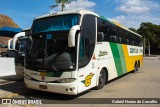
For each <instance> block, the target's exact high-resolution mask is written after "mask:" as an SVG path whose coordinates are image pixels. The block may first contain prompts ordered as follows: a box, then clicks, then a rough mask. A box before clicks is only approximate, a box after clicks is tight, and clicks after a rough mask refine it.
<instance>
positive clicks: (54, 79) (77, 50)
mask: <svg viewBox="0 0 160 107" xmlns="http://www.w3.org/2000/svg"><path fill="white" fill-rule="evenodd" d="M30 35H31V36H32V42H31V43H32V45H30V46H31V48H29V49H28V51H27V53H26V57H25V70H24V82H25V84H26V86H27V87H28V88H31V89H35V90H42V91H48V92H55V93H62V94H68V95H76V94H79V93H81V92H84V91H86V90H88V89H90V88H93V87H97V89H101V88H103V87H104V85H105V84H106V83H107V82H108V81H109V80H111V79H114V78H116V77H118V76H121V75H123V74H125V73H127V72H130V71H137V70H138V68H139V67H140V66H141V65H142V59H143V47H142V37H141V36H140V35H138V34H136V33H134V32H132V31H130V30H128V29H127V28H124V27H122V26H120V25H119V24H115V23H113V22H112V21H109V20H107V19H105V18H103V17H101V16H99V15H98V14H96V13H94V12H91V11H86V10H80V11H65V12H58V13H53V14H48V15H44V16H40V17H37V18H36V19H35V20H34V21H33V25H32V28H31V34H30Z"/></svg>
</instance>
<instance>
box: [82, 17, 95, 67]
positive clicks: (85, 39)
mask: <svg viewBox="0 0 160 107" xmlns="http://www.w3.org/2000/svg"><path fill="white" fill-rule="evenodd" d="M95 37H96V22H95V16H92V15H85V16H84V17H83V20H82V25H81V38H80V47H79V67H80V68H81V67H84V66H86V65H87V64H88V63H89V61H90V60H91V57H92V55H93V52H94V47H95Z"/></svg>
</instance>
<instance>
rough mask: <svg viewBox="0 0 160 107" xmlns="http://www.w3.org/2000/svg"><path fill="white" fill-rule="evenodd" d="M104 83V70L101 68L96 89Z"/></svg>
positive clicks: (100, 87)
mask: <svg viewBox="0 0 160 107" xmlns="http://www.w3.org/2000/svg"><path fill="white" fill-rule="evenodd" d="M105 84H106V72H105V70H104V69H102V70H101V72H100V74H99V82H98V86H97V87H96V88H97V89H98V90H99V89H102V88H103V87H104V86H105Z"/></svg>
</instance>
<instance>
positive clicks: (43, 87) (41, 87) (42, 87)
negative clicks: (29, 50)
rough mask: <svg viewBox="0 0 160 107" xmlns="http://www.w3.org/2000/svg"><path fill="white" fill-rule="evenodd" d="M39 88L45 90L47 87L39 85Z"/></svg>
mask: <svg viewBox="0 0 160 107" xmlns="http://www.w3.org/2000/svg"><path fill="white" fill-rule="evenodd" d="M39 88H40V89H47V86H45V85H39Z"/></svg>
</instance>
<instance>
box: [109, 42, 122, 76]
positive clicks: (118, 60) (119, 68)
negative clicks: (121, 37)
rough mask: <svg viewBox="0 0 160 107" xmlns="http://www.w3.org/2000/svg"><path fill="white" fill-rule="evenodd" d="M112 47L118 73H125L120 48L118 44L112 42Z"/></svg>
mask: <svg viewBox="0 0 160 107" xmlns="http://www.w3.org/2000/svg"><path fill="white" fill-rule="evenodd" d="M110 47H111V50H112V53H113V58H114V62H115V66H116V70H117V74H118V76H120V75H122V74H123V68H122V66H121V65H122V64H121V58H120V53H119V52H120V51H119V49H118V44H117V43H112V42H110ZM121 51H122V50H121Z"/></svg>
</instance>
